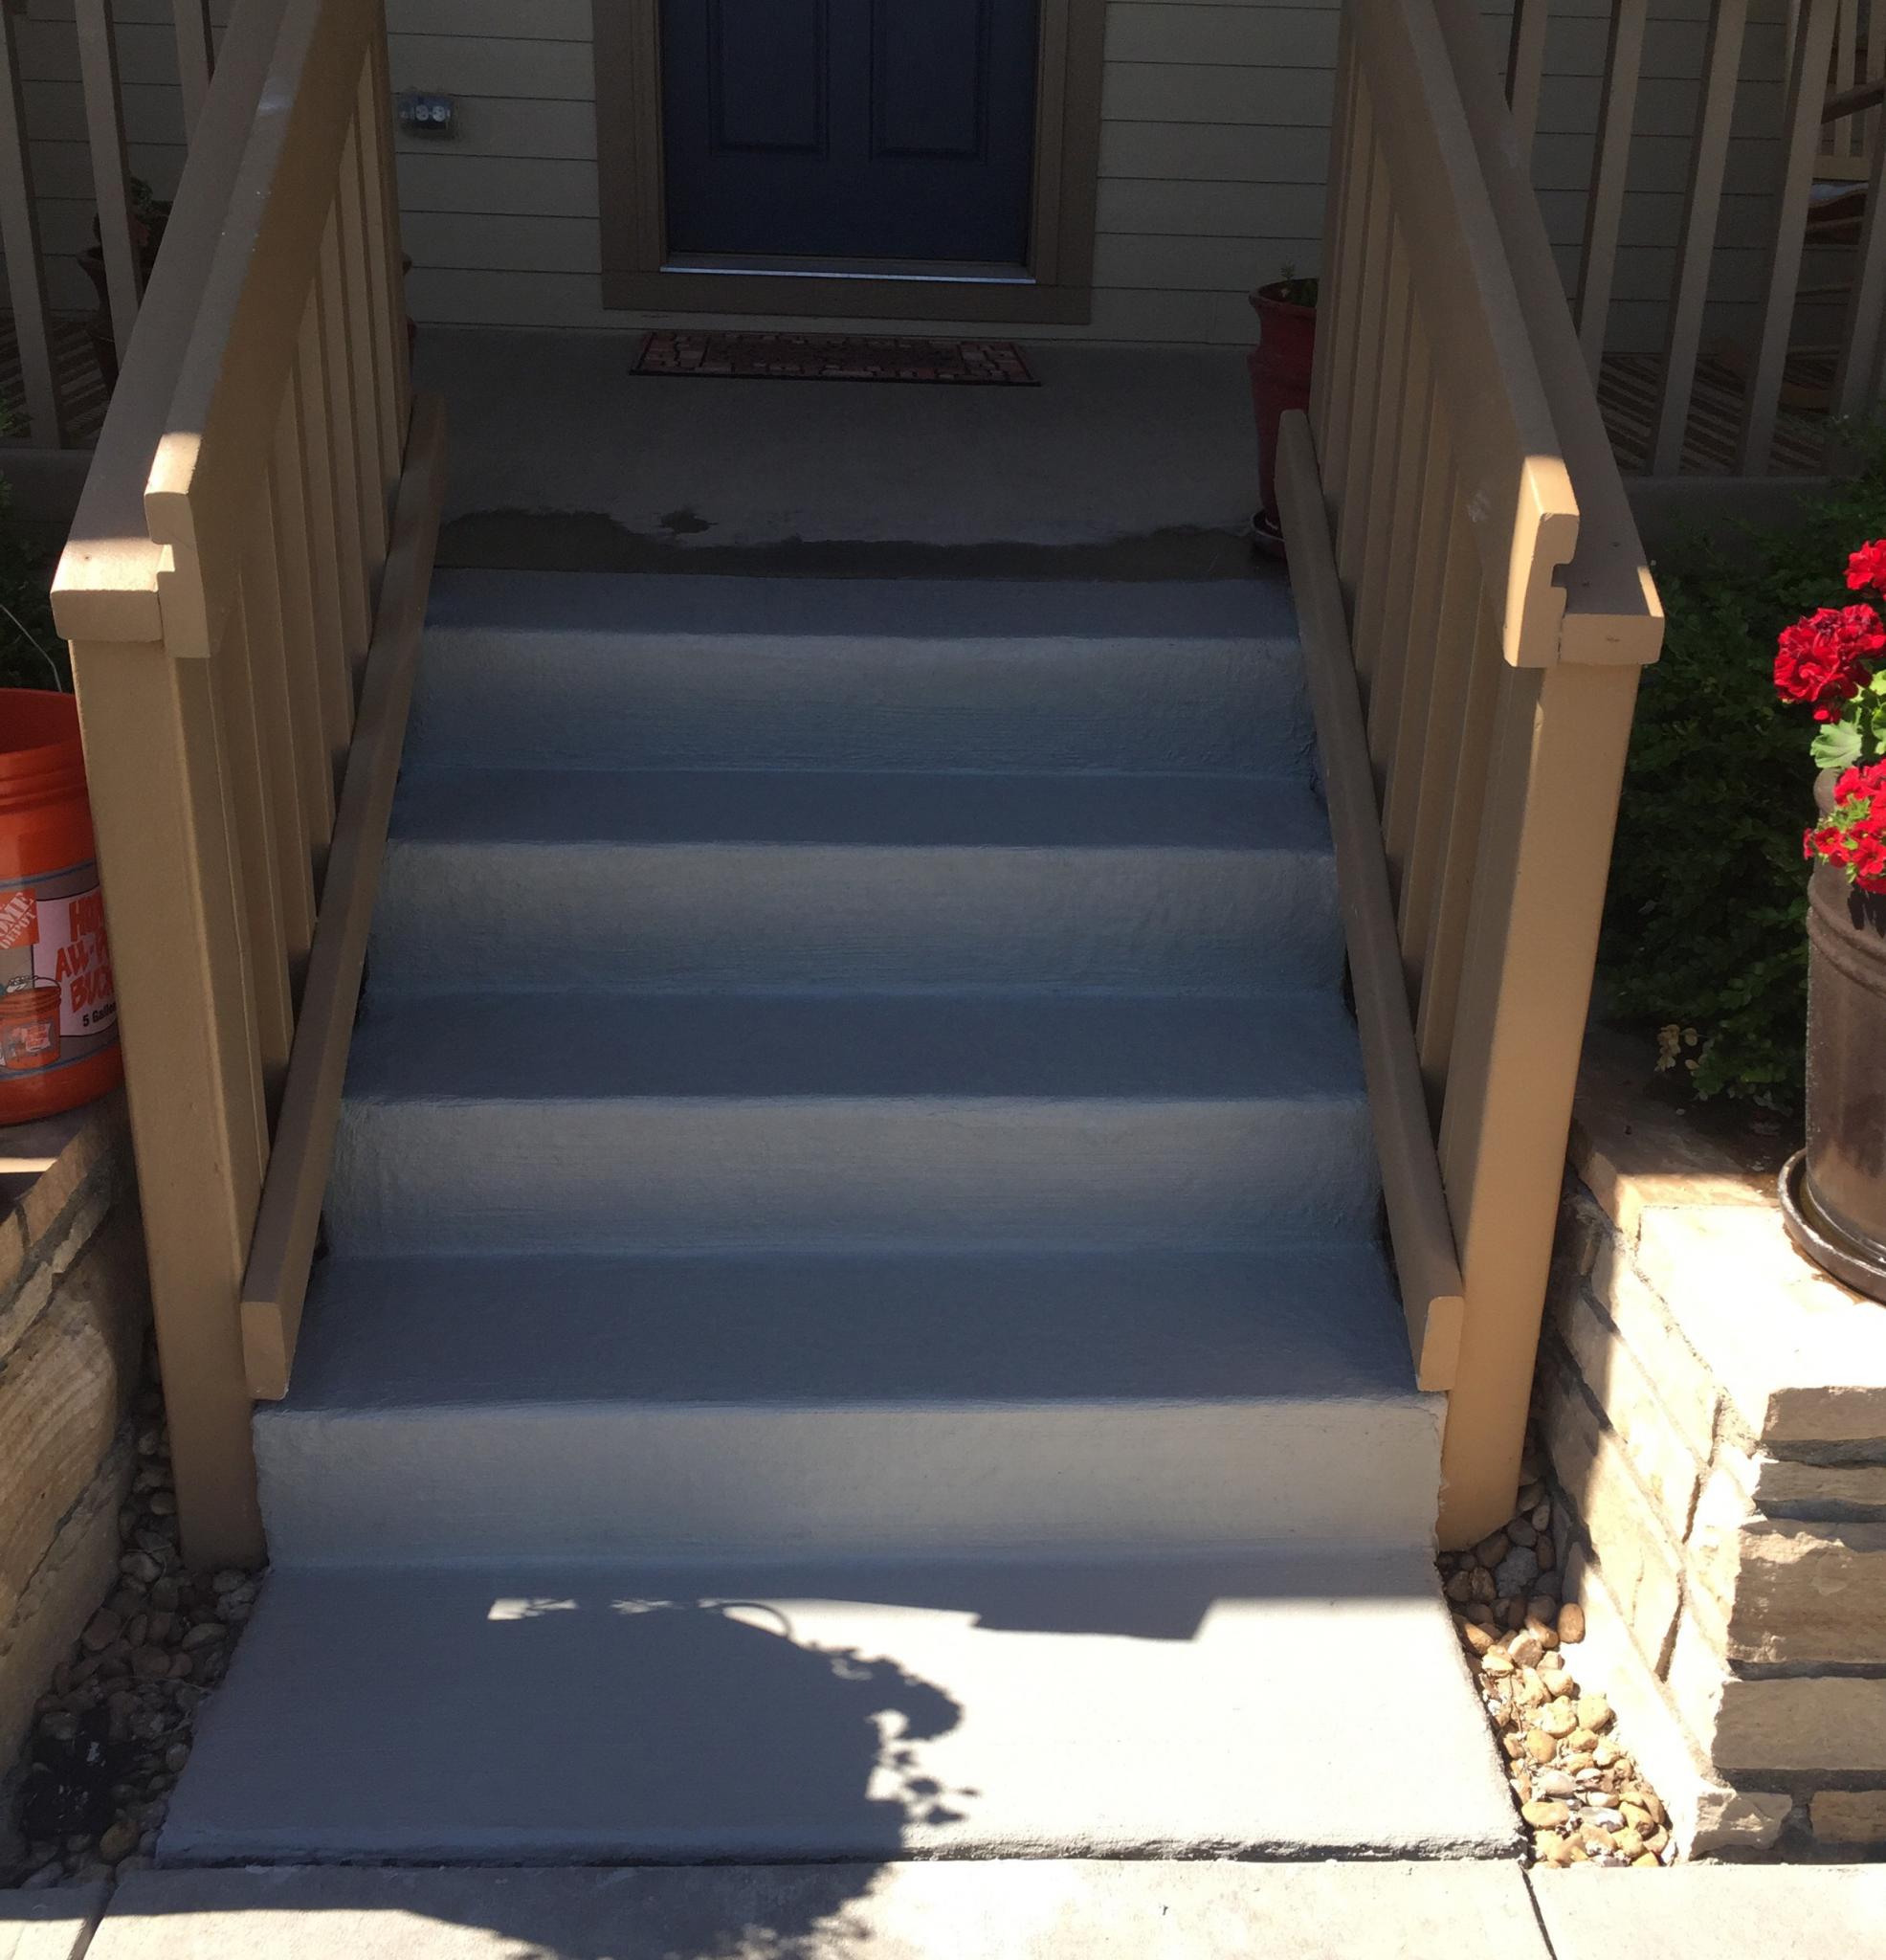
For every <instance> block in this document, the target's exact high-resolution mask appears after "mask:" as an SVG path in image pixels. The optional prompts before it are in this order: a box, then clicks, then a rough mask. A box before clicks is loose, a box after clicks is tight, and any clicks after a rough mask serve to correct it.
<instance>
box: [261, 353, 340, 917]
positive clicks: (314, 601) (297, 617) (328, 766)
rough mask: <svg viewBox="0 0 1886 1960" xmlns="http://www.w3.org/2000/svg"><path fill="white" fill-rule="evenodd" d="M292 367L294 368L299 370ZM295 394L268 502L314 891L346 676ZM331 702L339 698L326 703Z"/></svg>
mask: <svg viewBox="0 0 1886 1960" xmlns="http://www.w3.org/2000/svg"><path fill="white" fill-rule="evenodd" d="M297 366H298V368H299V363H298V364H297ZM299 395H300V391H299V388H298V384H297V376H296V375H292V374H291V376H290V377H289V386H288V391H287V393H286V394H285V395H284V396H283V398H282V404H281V413H280V415H279V416H278V417H277V423H276V437H275V454H274V457H272V458H271V460H270V463H269V479H268V495H269V501H270V504H271V506H272V510H273V514H274V521H275V535H276V540H277V547H278V551H279V559H278V565H279V569H280V574H281V622H282V632H283V634H284V635H285V637H286V641H287V652H288V680H289V685H290V686H291V687H292V688H293V689H294V693H295V728H296V746H295V760H296V777H297V780H298V782H299V783H300V791H301V811H302V822H303V825H304V827H305V829H306V832H307V837H308V862H309V871H310V875H311V876H312V878H313V880H314V885H315V889H316V890H317V892H318V891H319V890H320V888H321V882H322V878H323V876H324V875H325V871H326V865H327V845H328V839H329V838H330V837H331V836H332V835H333V833H334V797H335V792H336V791H337V789H338V787H339V783H340V778H341V766H342V764H343V763H344V760H345V757H346V752H347V734H348V731H349V720H350V718H349V716H348V714H347V709H348V707H349V706H350V704H351V696H352V687H351V678H352V677H351V675H350V673H349V671H348V668H347V662H346V656H345V654H344V651H343V649H342V646H341V625H340V609H339V608H338V606H337V605H336V604H335V599H334V591H333V563H332V555H331V551H330V554H329V555H328V556H327V557H326V558H324V559H323V558H321V557H320V556H319V555H318V553H317V551H316V548H315V532H316V530H317V528H318V527H317V525H316V523H315V519H314V515H313V513H312V511H311V510H310V509H309V502H308V484H307V478H306V476H305V474H304V468H305V458H304V452H303V449H302V443H301V418H300V398H299ZM330 539H331V531H330ZM330 676H331V677H333V678H334V679H338V681H339V683H340V685H339V687H338V689H333V688H330V687H323V685H322V682H323V679H324V678H326V677H330ZM330 695H333V696H336V697H338V698H335V699H330Z"/></svg>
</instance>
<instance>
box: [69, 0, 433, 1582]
mask: <svg viewBox="0 0 1886 1960" xmlns="http://www.w3.org/2000/svg"><path fill="white" fill-rule="evenodd" d="M385 48H386V41H385V32H384V27H383V23H382V19H381V11H380V5H379V0H245V4H244V6H243V7H241V8H240V9H238V10H237V14H236V18H235V22H234V24H233V27H232V29H231V32H230V35H229V39H228V42H227V44H226V46H225V48H224V51H223V56H222V60H221V62H220V64H219V66H218V69H217V72H216V76H215V78H214V80H213V81H212V83H211V90H210V98H209V101H208V103H207V106H206V108H205V111H204V114H203V117H202V119H201V123H200V128H199V132H198V138H197V142H196V144H195V145H194V147H193V148H192V151H191V154H190V158H189V164H188V166H187V167H186V171H185V176H184V181H183V185H182V188H181V189H180V191H179V194H178V198H177V203H176V207H175V210H174V212H173V213H172V216H171V220H170V225H169V230H168V233H167V234H166V241H165V247H164V251H163V253H162V255H161V256H160V258H159V261H158V265H157V270H156V273H155V275H154V277H153V278H152V280H151V286H150V291H149V293H148V294H147V295H146V297H145V299H144V306H143V309H142V312H141V314H140V316H139V320H138V325H137V331H136V333H135V335H134V336H133V337H132V340H131V342H130V345H129V347H128V350H127V354H126V359H125V362H124V367H123V373H122V380H121V382H120V386H119V390H118V393H117V395H116V397H115V398H114V400H113V403H112V407H111V412H110V414H109V416H108V417H107V420H106V423H105V427H104V431H103V434H102V435H101V437H100V444H99V451H98V456H97V458H96V460H95V462H94V465H93V468H92V472H91V475H90V477H89V479H88V480H87V483H86V488H85V493H84V498H83V501H82V502H81V504H80V507H79V512H78V521H77V523H75V525H74V528H73V533H72V540H71V543H70V544H69V545H68V546H67V549H66V553H65V556H64V559H63V560H62V562H61V564H60V567H59V571H58V577H57V580H56V583H55V591H54V604H55V614H56V617H57V620H58V624H59V629H60V631H61V632H62V633H63V634H64V635H66V636H67V637H68V639H69V640H70V641H71V643H72V649H73V669H74V674H75V677H76V679H77V685H78V700H79V710H80V715H81V718H82V721H83V724H84V732H85V747H86V761H87V768H88V772H89V776H90V782H91V791H92V805H93V815H94V819H95V822H96V825H97V829H98V835H99V850H100V865H101V869H102V873H103V880H104V894H105V908H106V923H107V925H108V928H109V932H110V937H111V945H112V952H113V959H114V964H115V967H116V970H117V979H118V989H119V997H120V1002H121V1014H122V1032H123V1040H124V1056H125V1066H126V1075H127V1080H128V1084H129V1090H130V1102H131V1120H132V1127H133V1136H134V1140H135V1143H136V1148H137V1157H138V1174H139V1185H140V1191H141V1193H142V1196H143V1201H144V1232H145V1239H146V1244H147V1247H148V1250H149V1255H150V1267H151V1288H152V1297H153V1302H154V1305H155V1310H156V1318H157V1333H158V1344H159V1350H160V1354H161V1357H162V1361H163V1365H164V1375H165V1387H166V1401H167V1404H168V1408H169V1412H170V1422H171V1439H172V1448H173V1453H174V1457H175V1462H176V1473H177V1493H178V1503H179V1510H180V1515H181V1518H182V1522H183V1526H184V1532H185V1542H186V1546H187V1548H188V1550H189V1553H190V1555H191V1556H192V1557H193V1558H195V1559H198V1560H217V1559H231V1558H235V1557H243V1556H254V1555H255V1553H256V1552H257V1551H258V1550H259V1549H260V1547H261V1530H260V1525H259V1521H258V1517H257V1513H256V1508H255V1477H254V1464H253V1459H252V1457H251V1451H250V1439H249V1420H250V1411H251V1401H252V1397H253V1396H254V1395H257V1394H261V1395H268V1394H277V1395H278V1394H280V1393H282V1392H284V1389H285V1386H286V1379H287V1369H288V1363H289V1359H290V1356H291V1354H292V1350H293V1345H294V1338H295V1331H296V1326H297V1324H298V1322H299V1319H300V1306H301V1296H302V1292H303V1290H304V1289H305V1286H306V1282H307V1276H308V1268H309V1264H310V1261H311V1259H312V1257H313V1252H314V1244H315V1237H316V1233H317V1229H318V1224H319V1215H320V1204H321V1194H322V1186H323V1184H324V1182H325V1176H326V1165H327V1157H328V1153H329V1150H330V1148H331V1145H332V1139H333V1132H334V1124H335V1119H336V1114H337V1111H338V1106H339V1095H340V1082H341V1074H342V1069H343V1066H344V1059H345V1055H346V1048H347V1041H348V1036H349V1033H350V1030H351V1027H352V1019H353V1013H354V1007H355V1002H356V999H357V996H358V991H359V983H360V970H361V963H362V960H363V958H364V953H365V945H366V919H367V911H368V908H369V907H370V904H371V902H372V895H373V888H374V883H375V880H376V878H377V874H378V865H379V858H380V853H381V850H382V847H383V845H384V842H385V835H386V819H387V812H388V807H389V804H390V799H391V794H392V786H393V780H394V775H395V772H396V769H397V766H398V756H399V747H400V742H401V738H402V734H403V730H404V725H405V715H406V703H407V701H408V699H409V696H410V685H411V663H412V659H413V656H414V650H415V648H416V645H417V639H418V630H419V623H420V614H421V611H422V609H423V604H424V594H425V589H426V584H427V579H428V576H429V574H430V568H431V562H432V550H433V537H434V535H435V531H436V523H437V510H438V498H439V488H440V470H441V451H442V420H441V417H440V414H439V412H438V410H437V408H436V405H433V404H428V403H421V404H418V405H417V406H416V407H415V406H414V405H412V404H410V400H409V379H408V361H407V328H406V319H405V310H404V306H403V303H402V301H401V296H400V268H401V256H400V250H399V233H398V217H397V206H396V203H395V200H394V196H393V189H392V177H391V167H390V164H391V157H390V152H391V144H390V132H389V128H388V115H389V99H388V88H387V78H386V74H385Z"/></svg>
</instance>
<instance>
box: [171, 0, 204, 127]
mask: <svg viewBox="0 0 1886 1960" xmlns="http://www.w3.org/2000/svg"><path fill="white" fill-rule="evenodd" d="M171 13H172V16H173V17H174V19H175V20H176V23H177V81H178V85H179V86H180V87H181V88H182V90H183V96H184V142H185V143H186V144H188V143H189V140H190V139H191V137H193V136H194V135H195V134H196V124H197V120H198V118H200V117H201V116H202V114H203V104H204V102H205V100H207V99H208V97H209V94H210V70H211V65H212V64H213V62H214V59H215V55H214V49H215V42H214V40H213V38H212V36H211V31H210V0H171Z"/></svg>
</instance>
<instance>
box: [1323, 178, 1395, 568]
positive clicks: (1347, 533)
mask: <svg viewBox="0 0 1886 1960" xmlns="http://www.w3.org/2000/svg"><path fill="white" fill-rule="evenodd" d="M1388 195H1389V192H1388V166H1387V160H1386V158H1385V157H1384V156H1383V154H1382V152H1381V150H1380V149H1375V150H1373V151H1371V153H1370V156H1369V159H1368V203H1367V207H1366V210H1365V216H1364V226H1365V230H1364V244H1363V263H1362V278H1361V281H1360V286H1359V290H1358V293H1357V301H1356V323H1357V327H1358V331H1359V333H1360V336H1361V342H1360V345H1362V347H1364V348H1365V349H1366V352H1367V358H1366V359H1364V360H1360V361H1358V363H1357V365H1356V369H1355V372H1354V373H1353V374H1352V375H1351V377H1350V381H1349V391H1350V395H1351V397H1352V401H1351V406H1350V411H1349V412H1350V415H1351V417H1352V421H1351V425H1350V426H1351V427H1352V428H1353V429H1354V430H1355V431H1356V434H1357V437H1358V439H1357V440H1354V441H1352V442H1351V443H1350V445H1349V453H1348V455H1347V457H1345V458H1344V462H1343V471H1342V492H1341V506H1340V511H1339V515H1338V519H1337V525H1336V568H1337V571H1338V572H1339V574H1340V575H1341V577H1342V592H1343V596H1344V597H1345V598H1346V599H1348V600H1349V602H1350V603H1351V605H1353V604H1354V602H1355V590H1356V574H1357V570H1358V568H1359V566H1360V565H1361V562H1362V552H1363V546H1364V544H1365V534H1364V533H1365V525H1364V520H1365V505H1366V503H1367V501H1368V487H1367V486H1368V480H1369V476H1370V473H1371V471H1372V470H1373V468H1374V461H1375V452H1374V444H1373V436H1374V433H1375V405H1376V397H1377V394H1378V393H1379V391H1380V389H1381V385H1382V374H1381V369H1380V368H1379V367H1378V366H1377V365H1376V361H1375V358H1374V356H1375V353H1376V350H1377V348H1379V347H1380V345H1381V344H1382V330H1383V323H1384V319H1385V314H1386V309H1387V301H1388V238H1389V226H1390V217H1389V210H1388Z"/></svg>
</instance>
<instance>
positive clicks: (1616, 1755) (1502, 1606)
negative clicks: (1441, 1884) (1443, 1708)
mask: <svg viewBox="0 0 1886 1960" xmlns="http://www.w3.org/2000/svg"><path fill="white" fill-rule="evenodd" d="M1520 1480H1521V1481H1520V1490H1519V1493H1518V1496H1517V1498H1516V1500H1515V1503H1514V1509H1513V1518H1512V1521H1511V1522H1510V1523H1509V1524H1507V1525H1506V1526H1502V1527H1501V1528H1500V1529H1499V1530H1498V1531H1495V1532H1493V1533H1491V1534H1490V1535H1489V1536H1488V1537H1486V1538H1484V1539H1482V1540H1481V1542H1480V1543H1479V1544H1478V1545H1476V1546H1475V1547H1473V1548H1471V1549H1469V1550H1467V1551H1460V1552H1443V1553H1442V1554H1441V1559H1440V1570H1441V1585H1442V1589H1443V1591H1444V1592H1445V1593H1446V1594H1447V1598H1448V1604H1449V1605H1450V1607H1451V1608H1452V1609H1453V1620H1454V1626H1455V1629H1456V1630H1457V1631H1458V1633H1459V1635H1460V1640H1461V1644H1462V1646H1463V1647H1464V1648H1465V1649H1466V1652H1467V1660H1468V1664H1469V1666H1470V1667H1471V1668H1472V1669H1473V1670H1474V1679H1475V1684H1476V1687H1477V1688H1478V1689H1479V1693H1480V1700H1481V1702H1482V1703H1483V1704H1484V1705H1485V1707H1486V1711H1487V1719H1488V1720H1489V1721H1490V1722H1491V1723H1492V1724H1493V1729H1494V1734H1495V1736H1496V1737H1497V1738H1498V1743H1499V1748H1500V1750H1501V1753H1502V1754H1503V1755H1504V1756H1505V1758H1506V1770H1507V1776H1508V1780H1509V1781H1510V1782H1511V1784H1512V1788H1513V1799H1514V1802H1515V1803H1516V1804H1517V1805H1518V1806H1519V1810H1520V1817H1521V1818H1522V1819H1523V1820H1524V1823H1525V1826H1526V1831H1527V1836H1528V1841H1529V1845H1530V1856H1531V1859H1532V1861H1533V1862H1534V1863H1537V1864H1549V1865H1577V1864H1589V1865H1644V1866H1647V1867H1649V1866H1655V1865H1666V1864H1671V1863H1674V1862H1675V1856H1676V1846H1675V1841H1674V1839H1673V1838H1671V1835H1670V1820H1669V1817H1668V1816H1667V1815H1666V1814H1665V1811H1664V1807H1663V1804H1662V1803H1661V1801H1660V1800H1659V1799H1658V1797H1657V1795H1656V1793H1655V1792H1654V1791H1653V1790H1652V1788H1651V1787H1650V1785H1649V1784H1648V1783H1647V1782H1646V1781H1645V1779H1644V1777H1643V1774H1642V1772H1641V1771H1639V1770H1638V1767H1637V1764H1636V1762H1635V1760H1634V1759H1633V1758H1632V1756H1631V1751H1630V1749H1629V1748H1628V1747H1627V1746H1626V1743H1625V1740H1624V1738H1623V1737H1621V1736H1620V1735H1619V1734H1618V1733H1617V1725H1616V1722H1615V1719H1614V1718H1613V1716H1612V1714H1611V1707H1610V1704H1609V1701H1608V1700H1607V1699H1606V1697H1605V1694H1604V1692H1603V1683H1602V1682H1590V1681H1580V1680H1578V1679H1576V1678H1574V1676H1573V1675H1572V1673H1571V1670H1570V1668H1569V1667H1568V1665H1567V1664H1566V1662H1565V1659H1564V1648H1566V1647H1568V1646H1575V1645H1576V1644H1577V1643H1578V1642H1579V1641H1580V1640H1582V1639H1583V1638H1584V1637H1585V1613H1584V1609H1583V1608H1582V1607H1581V1606H1580V1605H1579V1604H1578V1602H1577V1601H1576V1600H1568V1599H1565V1598H1564V1597H1563V1596H1562V1595H1563V1593H1564V1580H1563V1576H1562V1575H1563V1566H1562V1564H1561V1558H1562V1555H1563V1553H1564V1549H1565V1548H1566V1545H1567V1542H1568V1536H1569V1530H1568V1527H1569V1524H1570V1518H1569V1513H1568V1512H1567V1510H1566V1508H1565V1506H1564V1502H1563V1500H1562V1499H1561V1498H1560V1497H1558V1496H1557V1495H1556V1494H1555V1493H1553V1492H1552V1491H1551V1490H1550V1489H1549V1488H1548V1485H1547V1481H1546V1460H1545V1456H1544V1453H1543V1451H1542V1450H1541V1449H1540V1448H1539V1446H1538V1443H1537V1440H1536V1438H1535V1437H1530V1436H1529V1437H1528V1438H1527V1445H1526V1450H1525V1454H1524V1456H1523V1457H1522V1458H1521V1459H1520Z"/></svg>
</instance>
